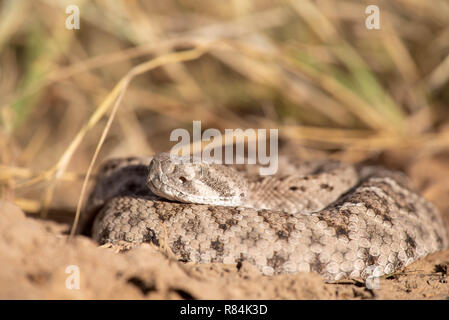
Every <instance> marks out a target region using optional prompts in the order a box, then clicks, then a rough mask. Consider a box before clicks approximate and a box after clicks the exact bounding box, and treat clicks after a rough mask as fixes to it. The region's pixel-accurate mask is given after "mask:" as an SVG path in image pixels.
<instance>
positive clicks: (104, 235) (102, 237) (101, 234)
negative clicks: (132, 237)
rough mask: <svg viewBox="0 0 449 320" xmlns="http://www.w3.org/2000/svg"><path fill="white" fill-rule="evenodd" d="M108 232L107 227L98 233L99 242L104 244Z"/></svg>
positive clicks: (107, 237)
mask: <svg viewBox="0 0 449 320" xmlns="http://www.w3.org/2000/svg"><path fill="white" fill-rule="evenodd" d="M109 233H110V231H109V230H108V229H103V230H102V231H101V233H100V240H99V242H100V244H105V243H106V242H107V240H108V239H109Z"/></svg>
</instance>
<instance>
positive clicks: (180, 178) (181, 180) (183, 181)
mask: <svg viewBox="0 0 449 320" xmlns="http://www.w3.org/2000/svg"><path fill="white" fill-rule="evenodd" d="M179 181H180V182H181V183H185V182H186V181H187V179H186V178H185V177H183V176H181V177H179Z"/></svg>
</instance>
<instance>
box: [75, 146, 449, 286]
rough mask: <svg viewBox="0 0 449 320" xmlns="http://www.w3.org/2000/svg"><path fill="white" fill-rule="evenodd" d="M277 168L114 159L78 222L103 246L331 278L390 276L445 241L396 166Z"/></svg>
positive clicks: (289, 163) (282, 162)
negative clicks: (269, 172)
mask: <svg viewBox="0 0 449 320" xmlns="http://www.w3.org/2000/svg"><path fill="white" fill-rule="evenodd" d="M150 162H151V164H150ZM279 167H280V169H279V172H278V173H277V174H276V175H274V176H266V177H263V176H259V175H258V174H256V173H255V172H256V170H257V166H254V165H234V166H224V165H218V164H213V163H200V164H196V163H193V164H192V163H186V162H185V161H184V162H183V163H180V164H174V163H173V162H172V161H171V159H170V156H169V155H168V154H167V153H161V154H158V155H156V156H155V157H154V158H153V160H152V161H151V158H126V159H115V160H110V161H108V162H106V163H105V164H104V165H103V167H102V169H101V170H100V173H99V175H98V179H97V183H96V185H95V187H94V189H93V191H92V193H91V195H90V197H89V200H88V202H87V205H86V209H85V215H84V216H83V217H82V225H83V226H84V227H83V228H84V229H91V232H92V237H93V238H94V239H95V240H97V241H98V242H99V243H102V244H104V243H118V242H123V241H125V242H129V243H131V244H132V245H137V244H140V243H143V242H151V243H153V244H155V245H156V246H161V245H162V244H165V245H168V247H169V248H170V249H171V251H172V252H173V253H174V254H175V256H176V257H177V258H178V259H179V260H182V261H193V262H197V263H209V262H220V263H225V264H233V263H237V264H238V263H239V262H242V261H244V260H246V261H249V262H250V263H251V264H253V265H255V266H256V267H257V268H258V269H259V270H260V271H261V272H262V273H263V274H266V275H272V274H281V273H294V272H300V271H315V272H317V273H319V274H321V275H322V276H323V277H324V278H325V279H327V280H339V279H342V278H348V277H350V278H368V277H377V276H381V275H384V274H389V273H392V272H394V271H396V270H398V269H400V268H402V267H404V266H406V265H408V264H410V263H411V262H413V261H415V260H417V259H418V258H421V257H423V256H425V255H427V254H429V253H432V252H435V251H438V250H441V249H443V248H445V247H447V246H448V244H449V236H448V232H447V230H446V228H445V226H444V223H443V220H442V218H441V217H440V215H439V213H438V212H437V209H436V208H435V207H434V206H433V205H432V204H431V203H429V202H428V201H426V200H425V199H424V198H422V197H421V196H419V195H418V194H417V193H415V192H414V191H412V188H411V187H410V186H409V183H408V180H407V178H406V177H405V175H403V174H402V173H399V172H396V171H389V170H386V169H383V168H380V167H360V168H359V167H355V166H353V165H349V164H343V163H340V162H335V161H328V160H323V161H315V162H301V161H297V160H292V159H289V158H286V157H280V158H279ZM150 189H151V190H150ZM185 202H187V203H185ZM189 202H193V203H189Z"/></svg>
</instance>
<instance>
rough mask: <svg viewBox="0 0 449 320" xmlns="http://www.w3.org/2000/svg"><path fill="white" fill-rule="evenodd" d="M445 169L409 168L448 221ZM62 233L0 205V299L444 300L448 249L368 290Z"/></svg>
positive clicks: (433, 163)
mask: <svg viewBox="0 0 449 320" xmlns="http://www.w3.org/2000/svg"><path fill="white" fill-rule="evenodd" d="M390 161H392V162H394V158H392V160H391V159H390ZM447 163H449V161H448V159H447V158H446V157H442V158H438V157H434V158H432V159H427V160H425V161H419V162H417V163H416V164H411V165H410V166H409V167H408V168H407V171H408V173H409V174H410V175H411V176H412V180H413V182H414V184H415V185H416V186H417V187H418V188H419V189H420V190H421V191H422V192H423V194H424V195H425V196H426V197H428V198H429V199H430V200H432V201H434V202H435V203H436V205H437V206H438V207H439V208H440V210H441V211H442V212H443V214H444V216H445V219H446V221H448V220H449V219H448V217H449V213H448V212H449V204H448V202H449V201H447V199H448V198H449V197H448V196H449V184H448V181H449V168H448V165H447ZM67 230H68V225H66V224H58V223H56V222H53V221H44V220H39V219H35V218H31V217H27V216H26V215H25V214H24V213H23V212H22V211H21V210H20V209H19V208H18V207H16V206H14V205H13V204H11V203H7V202H0V264H1V266H2V267H1V271H0V298H1V299H192V298H193V299H449V283H448V281H449V250H445V251H442V252H439V253H436V254H433V255H430V256H428V257H426V258H425V259H422V260H420V261H417V262H415V263H414V264H412V265H410V266H408V267H407V268H405V269H404V270H402V272H400V273H397V274H395V275H392V276H389V277H383V278H381V279H379V282H378V283H373V285H376V288H375V289H368V288H367V287H366V286H365V284H364V283H363V282H360V281H356V280H351V281H344V282H341V283H338V284H335V283H325V282H324V281H323V279H322V278H321V277H320V276H319V275H317V274H314V273H300V274H295V275H281V276H273V277H267V276H263V275H261V274H260V273H259V272H258V271H257V270H255V268H253V267H252V266H251V265H250V264H246V263H243V264H242V265H239V266H236V265H222V264H202V265H195V264H189V263H188V264H184V263H180V262H178V261H176V260H175V259H173V258H171V257H170V254H169V253H167V252H162V251H160V250H158V248H155V247H153V246H151V245H143V246H141V247H139V248H135V249H132V250H127V251H124V252H121V253H118V252H117V248H109V247H98V245H97V244H96V243H95V242H93V241H92V240H91V239H89V238H86V237H83V236H76V237H75V238H74V239H73V240H72V241H68V240H67V236H66V235H65V234H66V232H67ZM77 275H79V282H77V281H76V279H77V278H76V276H77ZM78 287H79V288H78Z"/></svg>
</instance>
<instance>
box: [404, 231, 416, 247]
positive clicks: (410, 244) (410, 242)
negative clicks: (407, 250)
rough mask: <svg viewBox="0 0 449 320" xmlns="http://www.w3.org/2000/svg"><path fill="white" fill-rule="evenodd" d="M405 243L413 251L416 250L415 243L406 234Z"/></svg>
mask: <svg viewBox="0 0 449 320" xmlns="http://www.w3.org/2000/svg"><path fill="white" fill-rule="evenodd" d="M405 236H406V237H405V242H406V243H407V244H408V245H409V246H410V247H412V248H413V249H415V248H416V242H415V240H413V238H412V237H410V235H409V234H408V233H407V232H406V233H405Z"/></svg>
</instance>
